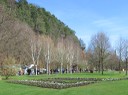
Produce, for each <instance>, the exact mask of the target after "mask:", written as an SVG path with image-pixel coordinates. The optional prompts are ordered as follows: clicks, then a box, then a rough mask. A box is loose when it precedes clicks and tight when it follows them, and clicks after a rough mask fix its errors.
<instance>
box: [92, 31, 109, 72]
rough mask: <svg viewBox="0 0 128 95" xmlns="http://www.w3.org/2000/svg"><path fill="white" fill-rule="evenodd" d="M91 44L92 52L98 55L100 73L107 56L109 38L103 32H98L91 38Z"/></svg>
mask: <svg viewBox="0 0 128 95" xmlns="http://www.w3.org/2000/svg"><path fill="white" fill-rule="evenodd" d="M91 45H92V48H93V50H94V52H95V53H96V54H97V55H98V58H99V70H100V65H101V69H102V74H103V71H104V61H105V59H106V58H107V55H106V54H107V52H108V50H109V48H110V43H109V38H108V37H107V36H106V35H105V33H103V32H99V33H98V34H96V35H94V36H93V37H92V39H91Z"/></svg>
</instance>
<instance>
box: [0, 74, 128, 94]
mask: <svg viewBox="0 0 128 95" xmlns="http://www.w3.org/2000/svg"><path fill="white" fill-rule="evenodd" d="M51 77H52V78H56V77H87V78H88V77H90V78H92V77H95V78H112V77H114V78H117V77H125V76H124V74H118V73H116V72H111V73H108V72H107V73H106V74H104V75H100V74H98V73H94V74H90V73H81V74H72V75H70V74H64V75H60V74H58V75H50V76H49V75H39V76H16V77H11V79H41V78H51ZM0 95H128V80H121V81H111V82H110V81H109V82H101V83H95V84H91V85H87V86H81V87H73V88H67V89H62V90H57V89H48V88H39V87H34V86H26V85H20V84H11V83H6V81H5V80H1V81H0Z"/></svg>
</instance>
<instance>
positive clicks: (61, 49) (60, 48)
mask: <svg viewBox="0 0 128 95" xmlns="http://www.w3.org/2000/svg"><path fill="white" fill-rule="evenodd" d="M57 53H58V54H57V56H58V57H57V58H58V61H59V62H60V72H61V74H62V72H63V64H64V56H65V42H64V37H62V38H60V39H59V40H58V44H57Z"/></svg>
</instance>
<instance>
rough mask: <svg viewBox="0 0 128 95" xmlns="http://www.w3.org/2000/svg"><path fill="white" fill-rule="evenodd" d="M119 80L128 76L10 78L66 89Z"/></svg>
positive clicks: (31, 83) (33, 84)
mask: <svg viewBox="0 0 128 95" xmlns="http://www.w3.org/2000/svg"><path fill="white" fill-rule="evenodd" d="M58 80H59V81H58ZM60 80H61V82H60ZM64 80H68V81H69V82H64ZM72 80H78V81H77V82H74V83H73V82H70V81H72ZM118 80H128V78H48V79H46V80H44V79H38V80H10V81H8V82H9V83H16V84H24V85H29V86H37V87H43V88H54V89H64V88H70V87H77V86H85V85H88V84H92V83H96V82H100V81H118Z"/></svg>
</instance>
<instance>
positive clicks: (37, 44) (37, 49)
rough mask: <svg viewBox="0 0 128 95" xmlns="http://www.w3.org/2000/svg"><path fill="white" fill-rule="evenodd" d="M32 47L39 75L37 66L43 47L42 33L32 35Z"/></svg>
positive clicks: (32, 54) (34, 62)
mask: <svg viewBox="0 0 128 95" xmlns="http://www.w3.org/2000/svg"><path fill="white" fill-rule="evenodd" d="M30 48H31V56H32V61H33V64H34V65H35V66H36V75H37V66H38V64H39V57H40V53H41V49H42V43H41V37H40V35H38V34H36V35H32V37H31V38H30Z"/></svg>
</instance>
